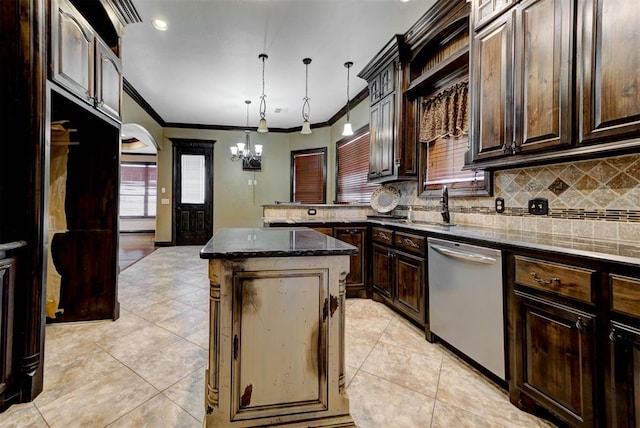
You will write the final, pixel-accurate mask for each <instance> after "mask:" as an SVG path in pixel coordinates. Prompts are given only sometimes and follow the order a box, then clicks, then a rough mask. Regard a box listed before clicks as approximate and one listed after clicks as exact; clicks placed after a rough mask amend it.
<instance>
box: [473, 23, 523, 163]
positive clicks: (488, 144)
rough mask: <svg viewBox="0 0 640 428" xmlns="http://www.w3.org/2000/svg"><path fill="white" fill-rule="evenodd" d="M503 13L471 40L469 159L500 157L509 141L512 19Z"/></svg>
mask: <svg viewBox="0 0 640 428" xmlns="http://www.w3.org/2000/svg"><path fill="white" fill-rule="evenodd" d="M514 20H515V15H514V13H513V12H510V13H508V14H506V15H503V16H502V17H501V18H499V19H498V20H497V21H495V22H493V23H492V24H491V25H490V26H489V27H487V28H485V29H483V30H482V31H481V32H479V33H477V34H475V35H474V36H473V40H472V48H471V49H472V57H471V67H472V70H471V77H470V86H471V87H470V90H469V92H470V93H469V96H470V102H471V109H470V110H471V111H470V114H471V118H470V130H469V132H470V137H471V141H472V144H474V146H473V149H472V150H473V161H474V162H475V161H479V160H484V159H492V158H495V157H502V156H505V154H506V153H508V150H509V149H510V147H512V145H513V110H512V109H513V22H514Z"/></svg>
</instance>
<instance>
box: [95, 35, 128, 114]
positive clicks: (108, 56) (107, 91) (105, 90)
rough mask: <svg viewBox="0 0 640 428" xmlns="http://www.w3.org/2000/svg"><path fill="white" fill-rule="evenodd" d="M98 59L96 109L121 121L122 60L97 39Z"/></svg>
mask: <svg viewBox="0 0 640 428" xmlns="http://www.w3.org/2000/svg"><path fill="white" fill-rule="evenodd" d="M96 59H97V61H96V107H97V108H98V110H100V111H102V112H104V113H106V114H108V115H109V116H111V117H113V118H115V119H120V96H121V94H122V71H121V66H120V58H118V57H117V56H116V55H115V54H114V53H113V52H112V51H111V49H109V47H108V46H107V45H105V44H104V42H102V41H101V40H100V39H97V38H96Z"/></svg>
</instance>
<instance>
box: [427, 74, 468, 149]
mask: <svg viewBox="0 0 640 428" xmlns="http://www.w3.org/2000/svg"><path fill="white" fill-rule="evenodd" d="M468 98H469V81H468V80H467V81H464V82H460V83H456V84H455V85H452V86H449V87H447V88H445V89H443V90H441V91H440V92H438V93H436V94H435V95H433V96H431V97H429V98H427V99H426V100H424V101H423V103H422V106H423V108H424V114H423V116H422V120H421V122H420V142H421V143H430V142H432V141H435V140H437V139H438V138H442V137H445V138H447V137H454V138H456V137H461V136H463V135H466V134H468V132H469V100H468Z"/></svg>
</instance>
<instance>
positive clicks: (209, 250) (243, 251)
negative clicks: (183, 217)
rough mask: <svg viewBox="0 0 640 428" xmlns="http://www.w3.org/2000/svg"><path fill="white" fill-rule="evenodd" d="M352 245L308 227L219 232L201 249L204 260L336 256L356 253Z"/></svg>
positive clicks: (225, 230) (232, 229) (240, 229)
mask: <svg viewBox="0 0 640 428" xmlns="http://www.w3.org/2000/svg"><path fill="white" fill-rule="evenodd" d="M357 252H358V249H357V248H356V247H354V246H353V245H349V244H347V243H345V242H342V241H339V240H337V239H335V238H332V237H330V236H327V235H324V234H322V233H320V232H316V231H315V230H313V229H308V228H306V227H297V228H289V227H278V228H273V229H270V228H228V229H220V230H218V231H217V232H216V234H215V235H213V237H212V238H211V239H210V240H209V242H207V244H206V245H205V246H204V247H203V248H202V249H201V250H200V258H202V259H226V258H249V257H301V256H337V255H352V254H356V253H357Z"/></svg>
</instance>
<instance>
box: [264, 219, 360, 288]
mask: <svg viewBox="0 0 640 428" xmlns="http://www.w3.org/2000/svg"><path fill="white" fill-rule="evenodd" d="M336 224H337V223H329V222H327V223H296V224H295V226H297V227H310V228H311V229H313V230H315V231H316V232H320V233H323V234H325V235H328V236H331V237H334V238H336V239H339V240H341V241H343V242H346V243H347V244H351V245H353V246H354V247H356V248H358V252H357V253H356V254H354V255H352V256H350V258H349V260H350V262H349V274H348V275H347V279H346V288H347V297H358V298H363V299H364V298H371V291H370V287H369V278H368V267H369V232H368V231H369V228H368V227H367V226H366V225H364V226H363V225H362V223H361V225H360V226H358V225H357V224H354V225H352V226H349V227H343V226H336ZM339 224H341V225H344V223H339ZM269 226H270V227H291V224H289V223H271V224H270V225H269Z"/></svg>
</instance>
